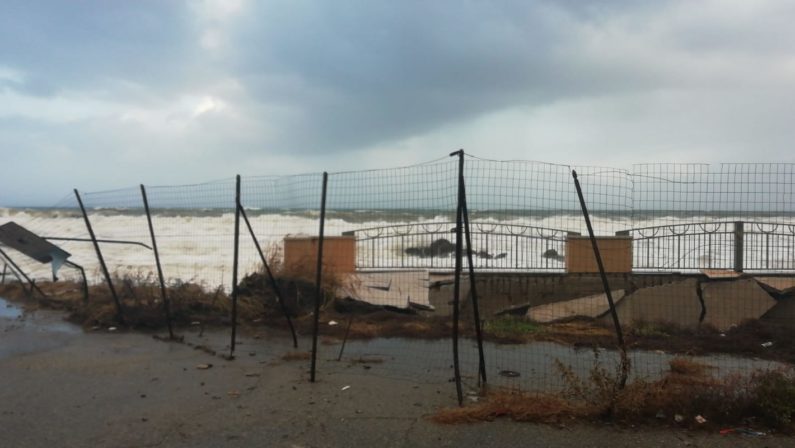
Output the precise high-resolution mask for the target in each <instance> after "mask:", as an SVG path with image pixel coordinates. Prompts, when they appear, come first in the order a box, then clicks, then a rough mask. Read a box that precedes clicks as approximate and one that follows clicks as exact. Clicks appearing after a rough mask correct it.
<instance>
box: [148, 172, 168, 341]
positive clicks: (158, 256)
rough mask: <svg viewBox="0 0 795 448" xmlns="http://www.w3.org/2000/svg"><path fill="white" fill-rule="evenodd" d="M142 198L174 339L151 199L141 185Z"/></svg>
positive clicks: (162, 296) (165, 308)
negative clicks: (151, 210)
mask: <svg viewBox="0 0 795 448" xmlns="http://www.w3.org/2000/svg"><path fill="white" fill-rule="evenodd" d="M141 197H142V198H143V200H144V210H145V211H146V222H147V223H148V224H149V235H150V236H151V237H152V251H153V252H154V253H155V264H156V265H157V278H158V280H160V297H161V298H162V299H163V310H164V311H165V313H166V324H167V325H168V337H169V338H170V339H174V328H173V326H172V325H171V303H170V301H169V300H168V294H167V293H166V282H165V280H164V279H163V268H162V267H161V266H160V253H159V252H158V251H157V241H156V240H155V228H154V226H153V225H152V214H151V213H150V212H149V199H148V198H147V197H146V188H144V184H141Z"/></svg>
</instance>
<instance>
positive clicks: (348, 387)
mask: <svg viewBox="0 0 795 448" xmlns="http://www.w3.org/2000/svg"><path fill="white" fill-rule="evenodd" d="M350 388H351V386H342V389H340V390H348V389H350Z"/></svg>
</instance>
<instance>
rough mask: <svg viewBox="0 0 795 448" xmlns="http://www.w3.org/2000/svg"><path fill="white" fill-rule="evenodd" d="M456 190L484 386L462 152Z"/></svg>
mask: <svg viewBox="0 0 795 448" xmlns="http://www.w3.org/2000/svg"><path fill="white" fill-rule="evenodd" d="M458 188H459V190H460V193H459V200H460V201H461V210H462V216H463V218H464V235H465V237H466V244H467V263H468V264H469V293H470V295H471V297H472V314H473V317H474V320H475V335H476V337H477V340H478V372H479V376H478V379H479V380H482V381H483V384H484V385H485V384H486V358H485V356H484V355H483V331H482V329H481V326H480V305H479V303H478V290H477V282H476V279H475V263H474V260H473V257H472V235H471V233H470V228H469V209H468V208H467V192H466V183H465V179H464V151H463V150H461V151H460V153H459V162H458Z"/></svg>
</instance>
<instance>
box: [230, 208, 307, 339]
mask: <svg viewBox="0 0 795 448" xmlns="http://www.w3.org/2000/svg"><path fill="white" fill-rule="evenodd" d="M240 214H241V215H242V216H243V222H245V223H246V227H248V232H249V233H250V234H251V239H253V240H254V246H256V248H257V253H258V254H259V258H260V260H261V261H262V265H263V266H264V267H265V272H267V273H268V279H270V283H271V287H272V288H273V293H274V294H275V295H276V300H277V301H278V302H279V306H280V307H281V309H282V313H284V317H285V318H287V326H289V327H290V334H292V335H293V348H297V347H298V336H296V334H295V327H294V326H293V321H292V319H290V313H289V312H288V311H287V305H285V303H284V297H283V296H282V291H281V288H279V284H278V283H277V282H276V278H274V277H273V272H271V268H270V266H269V265H268V260H266V259H265V254H263V253H262V247H260V245H259V241H258V240H257V235H255V234H254V228H253V227H251V222H249V220H248V216H247V215H246V210H245V209H244V208H243V206H240Z"/></svg>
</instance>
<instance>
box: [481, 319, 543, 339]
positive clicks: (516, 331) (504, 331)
mask: <svg viewBox="0 0 795 448" xmlns="http://www.w3.org/2000/svg"><path fill="white" fill-rule="evenodd" d="M483 331H484V333H486V334H487V335H488V336H492V337H495V338H497V339H508V340H514V339H519V340H524V339H525V338H527V337H528V336H530V335H536V334H539V333H542V332H543V331H544V327H543V326H542V325H539V324H537V323H534V322H530V321H528V320H525V319H522V318H518V317H513V316H507V317H500V318H497V319H492V320H487V321H486V322H485V323H484V325H483Z"/></svg>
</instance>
